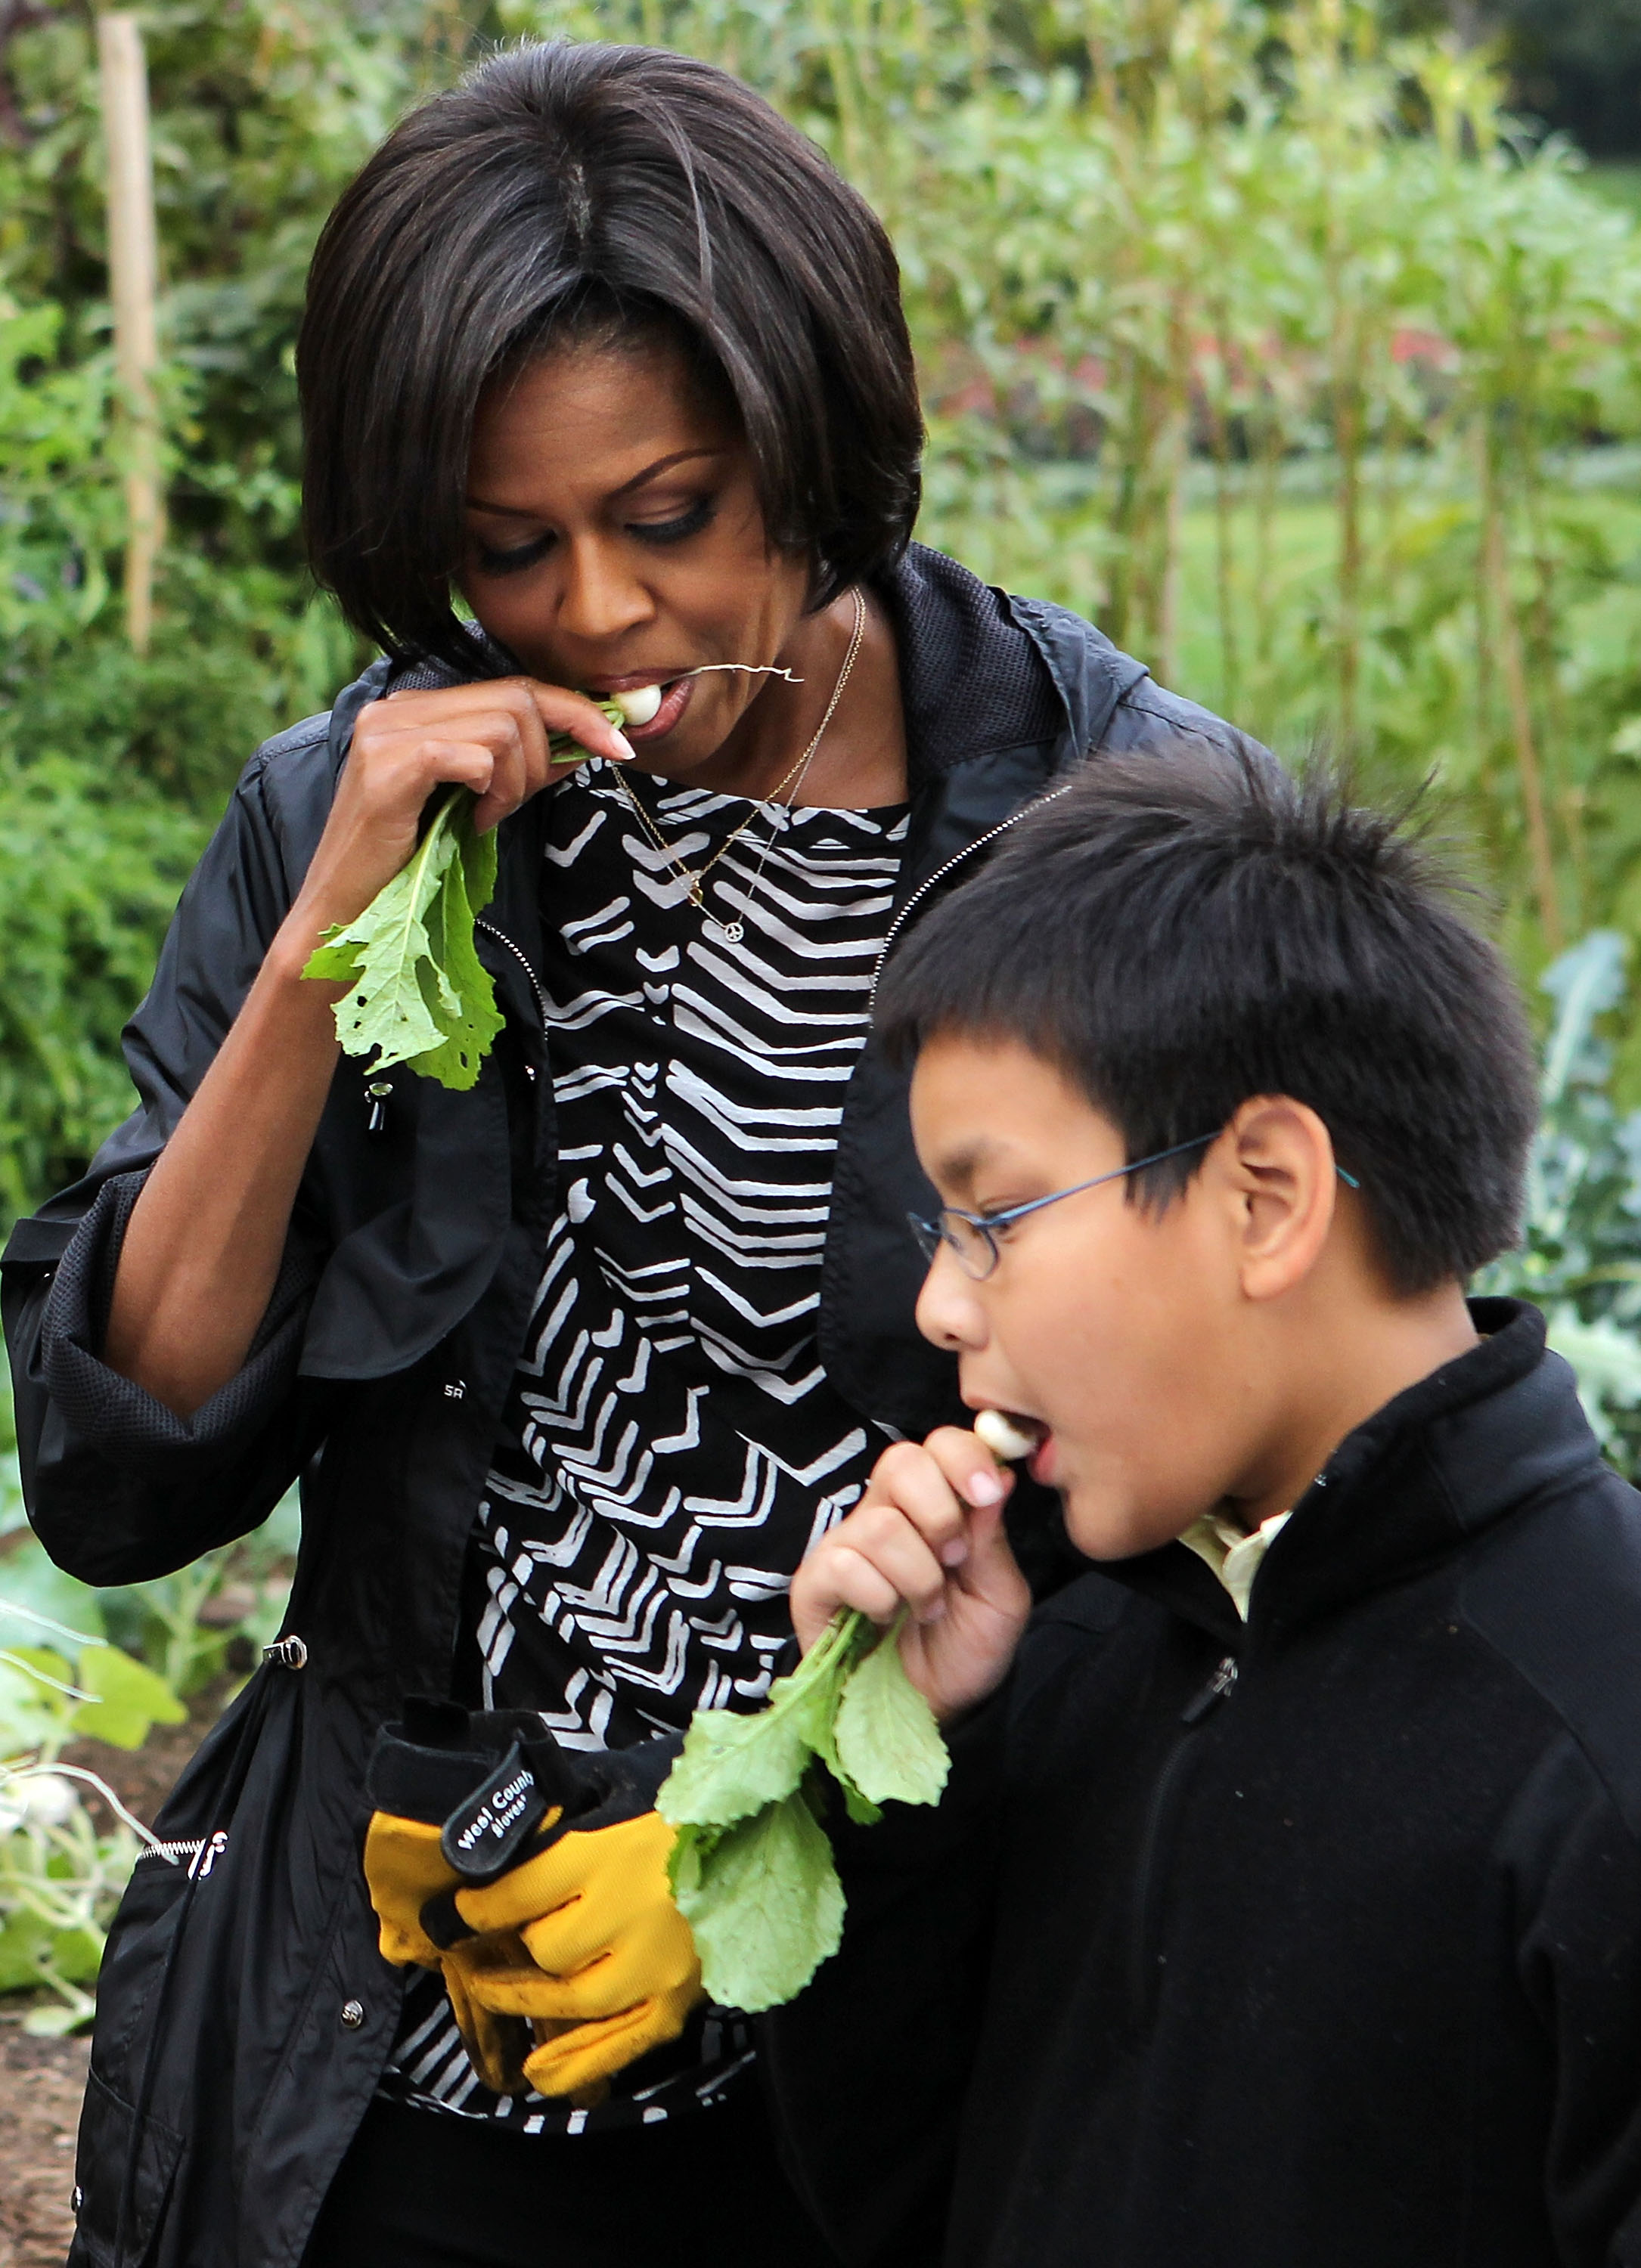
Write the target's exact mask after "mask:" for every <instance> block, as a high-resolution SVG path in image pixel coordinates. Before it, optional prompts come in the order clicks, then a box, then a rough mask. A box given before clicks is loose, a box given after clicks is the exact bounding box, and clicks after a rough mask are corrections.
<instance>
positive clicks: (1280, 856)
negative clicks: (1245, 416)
mask: <svg viewBox="0 0 1641 2268" xmlns="http://www.w3.org/2000/svg"><path fill="white" fill-rule="evenodd" d="M1006 842H1007V847H1006V848H1005V849H1004V850H1003V851H1001V852H1000V854H999V855H998V856H997V857H996V858H994V860H993V861H992V863H991V865H989V866H987V868H986V870H985V871H984V872H983V873H980V874H979V875H978V876H977V877H976V878H975V880H973V881H972V882H969V883H966V884H965V886H964V887H962V888H960V889H957V890H955V891H954V892H953V893H952V895H950V897H948V898H947V899H946V900H944V902H942V904H940V905H939V906H937V907H936V908H935V910H934V911H933V912H932V913H930V914H929V915H928V916H927V917H926V918H925V919H924V920H923V921H922V922H920V924H918V926H917V927H916V928H915V929H914V930H913V932H912V933H911V935H910V936H909V938H908V939H906V943H905V944H904V945H903V946H901V947H900V948H899V950H898V952H897V953H896V954H895V955H894V956H893V958H892V959H891V961H890V962H889V965H888V968H887V969H886V971H885V974H884V978H883V985H882V988H881V990H880V992H879V996H878V1005H877V1023H878V1028H879V1035H880V1039H881V1042H882V1044H883V1045H884V1046H886V1047H887V1048H888V1049H889V1050H890V1052H891V1055H892V1056H893V1057H896V1058H897V1059H898V1060H900V1061H903V1062H904V1061H906V1060H907V1059H908V1058H909V1057H912V1056H913V1055H915V1053H916V1051H917V1049H919V1048H920V1047H921V1046H922V1045H923V1044H924V1043H925V1042H927V1041H928V1040H929V1039H930V1038H932V1037H934V1036H935V1035H937V1034H945V1033H955V1034H962V1035H971V1036H975V1037H982V1038H989V1037H1000V1036H1001V1037H1006V1038H1009V1039H1015V1040H1018V1041H1020V1042H1023V1043H1024V1045H1025V1046H1026V1047H1028V1048H1030V1049H1031V1051H1032V1053H1033V1054H1036V1055H1039V1056H1041V1057H1044V1058H1045V1059H1046V1061H1049V1062H1052V1063H1053V1064H1055V1065H1056V1066H1057V1067H1058V1068H1059V1069H1060V1070H1061V1072H1062V1073H1063V1074H1064V1075H1065V1076H1066V1077H1067V1078H1068V1079H1070V1080H1071V1081H1072V1082H1073V1083H1074V1084H1075V1085H1076V1086H1078V1087H1080V1088H1081V1089H1082V1091H1083V1094H1085V1095H1086V1096H1087V1097H1088V1099H1089V1101H1090V1102H1091V1103H1092V1104H1093V1105H1094V1107H1095V1108H1096V1109H1098V1110H1099V1111H1100V1112H1101V1113H1102V1114H1103V1115H1104V1116H1105V1117H1107V1118H1108V1119H1110V1120H1111V1121H1112V1123H1113V1124H1114V1125H1115V1126H1116V1127H1117V1129H1118V1130H1119V1131H1120V1133H1121V1135H1122V1137H1123V1138H1124V1141H1125V1142H1126V1144H1127V1154H1128V1156H1129V1158H1130V1159H1134V1158H1144V1157H1150V1156H1153V1155H1155V1154H1156V1153H1157V1152H1160V1151H1163V1150H1167V1149H1171V1148H1172V1146H1173V1145H1174V1144H1175V1143H1188V1142H1193V1141H1194V1140H1195V1138H1196V1137H1198V1136H1199V1135H1204V1134H1211V1133H1214V1132H1216V1131H1217V1130H1218V1129H1219V1128H1220V1127H1222V1126H1223V1125H1224V1124H1225V1123H1226V1122H1227V1121H1228V1120H1229V1119H1230V1118H1231V1116H1233V1114H1234V1113H1235V1112H1236V1110H1237V1109H1238V1107H1239V1106H1240V1105H1241V1104H1242V1103H1244V1102H1246V1101H1247V1100H1248V1099H1249V1097H1250V1096H1252V1095H1256V1094H1286V1095H1290V1096H1292V1097H1293V1099H1294V1100H1295V1101H1297V1102H1304V1103H1308V1104H1309V1105H1310V1107H1311V1108H1312V1110H1314V1111H1315V1112H1316V1113H1317V1115H1318V1116H1319V1118H1320V1119H1321V1120H1322V1121H1323V1123H1325V1124H1326V1126H1327V1130H1328V1132H1329V1133H1330V1134H1331V1135H1332V1137H1333V1141H1334V1151H1335V1153H1336V1155H1337V1157H1338V1160H1339V1162H1340V1164H1341V1165H1342V1167H1344V1168H1345V1170H1346V1171H1347V1172H1348V1173H1349V1174H1351V1175H1355V1177H1356V1180H1357V1181H1358V1182H1360V1184H1361V1189H1362V1199H1363V1203H1364V1205H1365V1206H1366V1208H1367V1212H1368V1217H1369V1219H1370V1220H1371V1223H1372V1225H1373V1230H1374V1234H1375V1237H1376V1241H1377V1243H1378V1248H1379V1258H1380V1261H1381V1263H1382V1265H1383V1267H1384V1270H1385V1273H1386V1278H1387V1279H1388V1281H1389V1282H1390V1284H1391V1285H1392V1287H1393V1289H1394V1290H1395V1291H1397V1292H1401V1293H1402V1294H1404V1295H1411V1294H1413V1293H1416V1292H1423V1291H1428V1290H1430V1289H1431V1288H1432V1287H1433V1286H1435V1285H1438V1284H1440V1283H1443V1282H1446V1281H1451V1280H1452V1279H1453V1278H1459V1279H1460V1280H1462V1279H1464V1278H1467V1277H1468V1276H1469V1275H1470V1274H1471V1273H1472V1272H1473V1271H1474V1270H1475V1269H1477V1268H1479V1267H1481V1266H1482V1263H1484V1262H1485V1261H1488V1260H1491V1259H1493V1258H1494V1257H1496V1256H1497V1254H1499V1253H1500V1252H1503V1251H1504V1250H1506V1249H1507V1248H1509V1247H1510V1246H1512V1244H1514V1243H1515V1242H1516V1241H1517V1238H1518V1235H1519V1226H1520V1220H1521V1211H1522V1203H1523V1191H1524V1182H1525V1177H1526V1160H1527V1153H1528V1150H1529V1147H1530V1145H1531V1144H1532V1140H1533V1135H1534V1127H1535V1125H1536V1123H1537V1118H1538V1094H1537V1081H1536V1077H1535V1072H1534V1049H1533V1042H1532V1035H1531V1034H1530V1032H1529V1029H1528V1026H1527V1020H1526V1013H1525V1011H1524V1009H1523V1006H1522V1003H1521V997H1520V994H1519V991H1518V990H1517V987H1516V983H1515V980H1514V978H1513V977H1512V975H1511V973H1510V970H1509V968H1507V966H1506V965H1505V962H1504V958H1503V956H1502V955H1501V954H1499V953H1498V951H1497V948H1496V947H1495V946H1492V945H1490V944H1489V942H1488V940H1487V939H1486V938H1484V937H1483V936H1482V935H1481V933H1480V932H1478V931H1477V930H1476V929H1475V928H1474V927H1473V926H1472V925H1471V924H1470V923H1469V922H1468V921H1467V920H1466V919H1465V918H1464V917H1463V916H1462V914H1461V913H1460V911H1459V909H1458V907H1457V905H1456V904H1455V902H1454V897H1455V892H1456V890H1459V889H1461V888H1462V887H1463V886H1462V883H1461V882H1460V880H1458V878H1457V877H1456V875H1455V873H1454V872H1453V869H1452V867H1451V865H1449V863H1448V861H1447V860H1446V858H1445V857H1444V856H1443V854H1442V853H1441V852H1440V851H1438V850H1437V849H1436V848H1435V847H1434V846H1433V845H1432V844H1431V843H1430V841H1429V840H1428V839H1427V837H1426V836H1424V834H1423V832H1422V830H1421V829H1420V828H1418V827H1417V826H1416V825H1414V824H1411V823H1410V821H1409V814H1408V813H1407V812H1403V813H1400V814H1387V813H1385V812H1380V811H1374V810H1370V809H1366V808H1364V806H1361V805H1359V804H1356V803H1355V802H1353V800H1352V799H1351V796H1350V792H1349V782H1348V780H1346V779H1344V778H1342V777H1340V775H1339V774H1338V773H1336V772H1334V771H1333V770H1330V769H1329V768H1328V767H1327V765H1326V764H1322V763H1313V764H1312V765H1310V766H1309V767H1307V768H1306V769H1305V771H1304V772H1303V773H1301V774H1300V775H1299V776H1298V777H1294V776H1293V775H1291V774H1290V773H1288V772H1285V771H1284V770H1282V768H1281V767H1280V766H1279V765H1278V764H1277V763H1275V762H1274V760H1273V759H1271V758H1270V757H1268V756H1267V755H1265V754H1264V753H1263V751H1261V750H1258V749H1254V748H1250V747H1244V748H1240V749H1225V748H1217V747H1212V746H1210V745H1209V744H1208V743H1206V742H1204V741H1202V740H1181V741H1180V742H1179V744H1178V745H1177V747H1174V748H1172V750H1170V751H1168V752H1167V753H1165V754H1164V755H1146V756H1121V757H1115V756H1100V757H1096V758H1094V759H1093V760H1092V761H1090V763H1089V764H1088V765H1087V766H1086V768H1085V769H1084V770H1083V771H1082V772H1081V773H1080V774H1079V775H1078V777H1077V778H1076V780H1075V782H1074V783H1073V784H1071V786H1069V787H1068V788H1067V789H1065V790H1064V791H1063V792H1061V793H1060V794H1059V795H1058V796H1056V797H1055V798H1053V800H1051V801H1049V802H1046V803H1045V804H1044V805H1043V806H1041V807H1040V808H1039V810H1037V811H1035V812H1033V813H1031V814H1030V815H1029V816H1027V817H1026V818H1024V819H1022V820H1020V821H1017V822H1016V825H1015V826H1014V828H1012V829H1011V830H1010V832H1009V836H1008V837H1007V838H1006ZM1202 1154H1203V1153H1202V1151H1201V1149H1192V1150H1189V1151H1186V1152H1185V1153H1184V1154H1183V1155H1182V1156H1179V1157H1177V1158H1171V1159H1169V1160H1167V1161H1166V1162H1165V1163H1164V1164H1162V1165H1158V1166H1154V1167H1149V1168H1148V1170H1147V1171H1146V1172H1145V1173H1144V1174H1142V1175H1135V1177H1134V1179H1135V1182H1140V1183H1142V1184H1143V1186H1142V1188H1141V1189H1139V1190H1138V1191H1136V1192H1135V1195H1136V1197H1138V1199H1139V1200H1140V1201H1141V1202H1149V1203H1155V1204H1166V1203H1167V1202H1168V1201H1169V1199H1170V1197H1172V1195H1173V1194H1174V1193H1175V1192H1177V1191H1178V1190H1179V1189H1183V1188H1184V1187H1185V1185H1186V1182H1189V1180H1190V1179H1191V1177H1192V1175H1194V1174H1195V1173H1196V1171H1197V1170H1198V1168H1199V1167H1200V1166H1201V1160H1202ZM1130 1187H1132V1184H1130Z"/></svg>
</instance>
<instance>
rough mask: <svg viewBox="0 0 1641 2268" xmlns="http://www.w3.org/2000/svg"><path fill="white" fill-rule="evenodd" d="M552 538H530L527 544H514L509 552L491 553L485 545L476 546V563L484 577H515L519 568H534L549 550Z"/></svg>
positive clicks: (544, 536) (545, 536) (549, 536)
mask: <svg viewBox="0 0 1641 2268" xmlns="http://www.w3.org/2000/svg"><path fill="white" fill-rule="evenodd" d="M552 544H553V539H552V537H551V535H550V534H548V535H536V536H532V537H531V539H530V541H529V542H528V543H518V544H514V546H513V548H512V549H510V550H506V551H493V550H492V549H491V547H490V546H489V544H487V543H481V544H479V545H478V546H477V554H478V563H479V567H480V569H481V571H483V572H484V574H486V575H516V574H517V573H518V572H519V571H520V570H521V568H524V567H533V566H535V564H536V561H537V560H538V559H544V558H545V557H546V556H547V554H548V553H549V552H550V551H551V549H552Z"/></svg>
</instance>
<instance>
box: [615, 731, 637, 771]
mask: <svg viewBox="0 0 1641 2268" xmlns="http://www.w3.org/2000/svg"><path fill="white" fill-rule="evenodd" d="M610 739H611V740H613V741H614V742H615V744H616V755H617V758H618V759H619V761H620V762H622V763H624V764H630V763H631V762H632V760H633V758H632V742H631V741H630V740H628V739H627V736H626V734H625V733H620V732H617V730H616V728H615V726H614V725H611V726H610Z"/></svg>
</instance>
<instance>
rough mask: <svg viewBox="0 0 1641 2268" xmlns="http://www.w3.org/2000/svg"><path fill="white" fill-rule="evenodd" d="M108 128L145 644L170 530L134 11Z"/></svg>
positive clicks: (113, 70)
mask: <svg viewBox="0 0 1641 2268" xmlns="http://www.w3.org/2000/svg"><path fill="white" fill-rule="evenodd" d="M97 52H98V58H99V62H100V65H101V74H102V115H103V132H104V136H105V139H106V141H107V149H108V285H109V297H110V298H112V300H113V302H114V347H115V369H116V370H117V372H118V373H119V379H120V391H121V394H122V401H123V409H124V416H125V419H126V425H127V438H128V441H129V453H128V457H127V464H126V475H125V505H126V526H127V535H126V546H125V622H126V630H127V634H128V635H129V638H130V641H131V644H132V646H133V647H134V649H135V650H136V652H138V653H142V652H145V651H146V649H147V645H148V638H149V632H150V630H152V626H153V608H154V565H155V562H156V560H157V558H158V556H159V545H160V541H161V538H162V536H163V534H164V528H165V520H164V505H163V503H162V501H161V496H160V488H159V409H158V405H157V403H156V401H155V398H154V372H155V371H156V370H157V369H158V367H159V331H158V327H157V325H156V322H155V317H154V299H155V294H156V292H157V291H158V288H159V247H158V241H157V238H156V233H155V228H154V168H153V159H152V154H151V151H150V149H149V141H148V70H147V66H146V63H145V62H144V55H143V35H142V33H141V31H140V30H139V29H138V27H137V20H136V18H134V17H131V16H124V15H106V16H100V17H99V18H98V19H97Z"/></svg>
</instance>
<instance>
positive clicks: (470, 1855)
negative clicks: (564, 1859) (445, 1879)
mask: <svg viewBox="0 0 1641 2268" xmlns="http://www.w3.org/2000/svg"><path fill="white" fill-rule="evenodd" d="M547 1808H548V1804H547V1798H546V1797H545V1796H544V1795H543V1793H542V1792H541V1790H540V1788H539V1787H537V1786H536V1775H535V1773H534V1772H533V1771H531V1770H530V1768H529V1764H526V1763H525V1761H524V1751H523V1749H521V1747H520V1746H519V1743H518V1742H516V1741H515V1742H514V1744H513V1746H512V1748H511V1749H508V1751H507V1753H506V1756H504V1757H503V1758H502V1760H501V1762H500V1764H499V1765H498V1766H497V1767H496V1769H495V1771H492V1773H491V1775H490V1777H489V1778H487V1779H485V1780H484V1781H482V1782H481V1783H480V1785H479V1786H477V1787H476V1788H475V1789H474V1790H473V1792H472V1793H471V1794H470V1795H465V1796H463V1797H462V1800H461V1802H460V1803H458V1804H457V1806H456V1808H455V1810H454V1811H453V1812H452V1813H451V1815H450V1816H449V1818H448V1819H447V1820H446V1822H445V1823H444V1829H443V1831H442V1833H441V1834H440V1837H439V1843H440V1849H441V1850H442V1851H443V1852H444V1855H445V1862H446V1864H447V1866H450V1867H454V1868H455V1871H456V1873H457V1874H461V1875H462V1876H463V1877H464V1878H465V1880H467V1881H470V1882H484V1881H490V1880H492V1877H493V1876H495V1875H497V1874H505V1873H506V1869H507V1868H508V1867H510V1866H512V1865H513V1863H514V1860H515V1859H517V1857H518V1855H519V1852H520V1851H521V1849H522V1847H523V1845H525V1843H526V1842H528V1840H529V1837H531V1836H532V1835H533V1834H534V1833H535V1831H536V1828H537V1827H538V1826H539V1825H540V1823H541V1822H542V1820H543V1818H544V1817H545V1816H546V1813H547Z"/></svg>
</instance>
